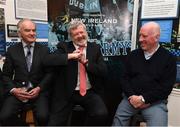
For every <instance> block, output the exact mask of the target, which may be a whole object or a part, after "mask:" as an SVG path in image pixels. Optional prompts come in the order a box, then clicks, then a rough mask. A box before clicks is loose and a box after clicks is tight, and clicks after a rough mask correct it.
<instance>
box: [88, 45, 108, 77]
mask: <svg viewBox="0 0 180 127" xmlns="http://www.w3.org/2000/svg"><path fill="white" fill-rule="evenodd" d="M93 48H94V49H93V53H92V51H91V53H92V56H91V57H90V58H88V65H87V72H89V73H91V74H93V75H95V76H100V77H106V76H107V66H106V63H105V62H104V59H103V56H102V54H101V51H100V46H99V45H97V44H94V46H93Z"/></svg>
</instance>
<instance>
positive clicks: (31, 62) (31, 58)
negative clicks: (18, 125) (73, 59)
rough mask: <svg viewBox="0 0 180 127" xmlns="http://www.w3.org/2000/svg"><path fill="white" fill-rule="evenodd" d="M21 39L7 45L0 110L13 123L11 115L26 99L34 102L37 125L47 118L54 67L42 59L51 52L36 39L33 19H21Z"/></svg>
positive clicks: (3, 119) (0, 117)
mask: <svg viewBox="0 0 180 127" xmlns="http://www.w3.org/2000/svg"><path fill="white" fill-rule="evenodd" d="M17 26H18V34H19V37H20V38H21V40H22V41H21V43H18V44H15V45H13V46H11V47H10V48H8V51H7V54H6V59H5V63H4V65H3V73H4V81H5V92H6V98H5V101H4V104H3V107H2V109H1V112H0V120H1V122H2V124H3V125H12V124H13V123H12V122H10V119H11V118H14V117H15V116H17V115H16V114H17V113H18V110H19V109H20V108H22V106H23V105H24V104H26V103H29V104H31V105H32V106H33V109H34V110H33V111H34V114H35V118H36V120H37V124H38V125H46V123H47V120H48V91H47V89H48V85H50V81H51V78H52V74H51V71H50V70H48V68H45V66H44V65H43V63H42V61H43V59H44V57H45V56H47V54H48V53H49V51H48V48H47V47H45V46H43V45H40V44H38V43H36V25H35V23H34V22H32V21H31V20H30V19H22V20H21V21H19V23H18V25H17Z"/></svg>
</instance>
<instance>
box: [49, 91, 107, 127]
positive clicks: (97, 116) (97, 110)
mask: <svg viewBox="0 0 180 127" xmlns="http://www.w3.org/2000/svg"><path fill="white" fill-rule="evenodd" d="M75 104H78V105H81V106H82V107H83V108H84V109H85V112H86V118H85V120H84V121H82V122H84V123H83V124H84V125H85V126H93V125H96V126H98V125H102V126H103V125H106V118H107V116H108V111H107V108H106V106H105V104H104V102H103V100H102V98H101V97H100V96H99V95H98V94H96V93H95V92H94V91H93V90H88V91H87V93H86V95H85V96H81V95H80V94H79V91H74V93H73V95H72V97H71V98H70V100H69V101H65V100H64V101H58V100H56V101H55V100H54V102H53V105H52V112H51V114H50V120H49V123H48V125H50V126H63V125H64V126H65V125H67V119H68V117H69V114H70V113H71V111H72V108H73V106H74V105H75Z"/></svg>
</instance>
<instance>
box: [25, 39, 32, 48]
mask: <svg viewBox="0 0 180 127" xmlns="http://www.w3.org/2000/svg"><path fill="white" fill-rule="evenodd" d="M22 44H23V48H25V47H27V45H28V44H27V43H25V42H24V41H23V40H22ZM30 45H31V47H34V45H35V42H33V43H31V44H30Z"/></svg>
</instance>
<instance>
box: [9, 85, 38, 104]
mask: <svg viewBox="0 0 180 127" xmlns="http://www.w3.org/2000/svg"><path fill="white" fill-rule="evenodd" d="M39 92H40V87H35V88H33V89H32V90H30V91H27V90H26V89H24V88H14V90H13V91H12V94H13V95H14V96H16V97H17V98H18V99H19V100H21V101H23V100H29V99H33V98H36V97H37V96H38V95H39Z"/></svg>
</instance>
